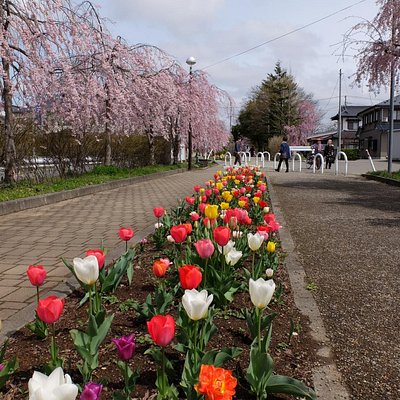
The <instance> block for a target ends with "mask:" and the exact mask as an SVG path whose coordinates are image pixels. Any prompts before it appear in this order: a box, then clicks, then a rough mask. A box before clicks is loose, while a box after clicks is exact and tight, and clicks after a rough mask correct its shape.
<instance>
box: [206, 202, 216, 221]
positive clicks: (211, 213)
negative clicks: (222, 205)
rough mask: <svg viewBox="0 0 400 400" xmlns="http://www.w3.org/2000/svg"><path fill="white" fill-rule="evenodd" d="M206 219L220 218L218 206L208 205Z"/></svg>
mask: <svg viewBox="0 0 400 400" xmlns="http://www.w3.org/2000/svg"><path fill="white" fill-rule="evenodd" d="M204 212H205V214H206V217H207V218H209V219H217V218H218V206H217V205H215V204H214V205H210V204H209V205H208V206H206V208H205V210H204Z"/></svg>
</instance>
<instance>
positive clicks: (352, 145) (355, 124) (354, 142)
mask: <svg viewBox="0 0 400 400" xmlns="http://www.w3.org/2000/svg"><path fill="white" fill-rule="evenodd" d="M366 108H368V106H349V105H347V104H345V105H343V106H342V112H341V117H342V118H341V120H342V132H341V149H358V148H359V138H358V136H357V132H358V130H359V128H360V126H361V125H362V121H361V119H360V117H359V114H360V113H361V112H363V111H364V110H365V109H366ZM331 120H332V121H339V113H337V114H336V115H334V116H333V117H332V118H331ZM331 139H332V140H333V143H334V145H335V147H338V144H339V133H338V132H335V134H334V135H333V136H332V138H331Z"/></svg>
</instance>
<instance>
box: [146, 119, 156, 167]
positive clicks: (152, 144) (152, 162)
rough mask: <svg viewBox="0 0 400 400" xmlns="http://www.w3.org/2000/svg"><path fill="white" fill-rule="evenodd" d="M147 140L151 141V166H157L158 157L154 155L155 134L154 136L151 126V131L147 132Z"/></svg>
mask: <svg viewBox="0 0 400 400" xmlns="http://www.w3.org/2000/svg"><path fill="white" fill-rule="evenodd" d="M147 138H148V140H149V155H150V159H149V162H150V165H155V164H156V157H155V153H154V150H155V149H154V134H153V127H152V126H151V127H150V129H149V130H148V131H147Z"/></svg>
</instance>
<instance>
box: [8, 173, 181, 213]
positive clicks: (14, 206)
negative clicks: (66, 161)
mask: <svg viewBox="0 0 400 400" xmlns="http://www.w3.org/2000/svg"><path fill="white" fill-rule="evenodd" d="M183 172H186V169H174V170H171V171H162V172H156V173H154V174H147V175H142V176H133V177H132V178H127V179H118V180H115V181H111V182H106V183H101V184H99V185H92V186H84V187H81V188H77V189H72V190H63V191H60V192H55V193H48V194H44V195H41V196H32V197H25V198H22V199H16V200H10V201H4V202H0V215H6V214H11V213H14V212H18V211H23V210H27V209H29V208H36V207H41V206H46V205H49V204H54V203H59V202H60V201H64V200H70V199H73V198H76V197H81V196H87V195H90V194H93V193H97V192H102V191H105V190H112V189H117V188H120V187H123V186H128V185H132V184H134V183H138V182H143V181H146V180H151V179H157V178H161V177H163V176H169V175H174V174H179V173H183Z"/></svg>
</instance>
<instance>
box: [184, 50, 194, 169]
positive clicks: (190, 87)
mask: <svg viewBox="0 0 400 400" xmlns="http://www.w3.org/2000/svg"><path fill="white" fill-rule="evenodd" d="M186 64H187V65H189V101H191V100H192V99H191V96H192V85H191V83H192V67H193V65H194V64H196V59H195V58H194V57H189V58H188V59H187V60H186ZM191 169H192V118H191V116H190V114H189V132H188V171H190V170H191Z"/></svg>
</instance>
